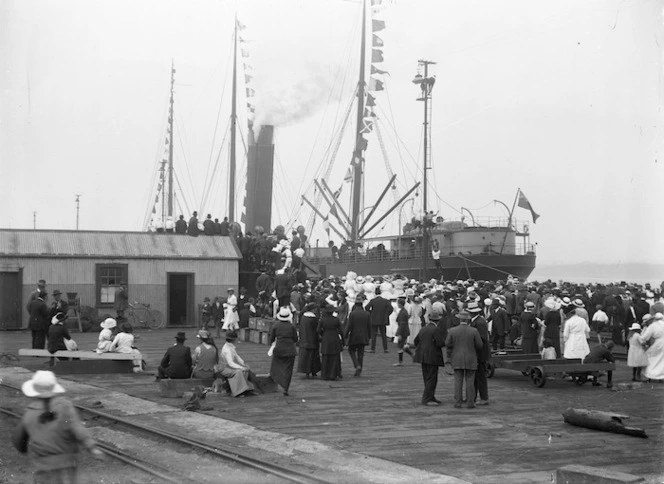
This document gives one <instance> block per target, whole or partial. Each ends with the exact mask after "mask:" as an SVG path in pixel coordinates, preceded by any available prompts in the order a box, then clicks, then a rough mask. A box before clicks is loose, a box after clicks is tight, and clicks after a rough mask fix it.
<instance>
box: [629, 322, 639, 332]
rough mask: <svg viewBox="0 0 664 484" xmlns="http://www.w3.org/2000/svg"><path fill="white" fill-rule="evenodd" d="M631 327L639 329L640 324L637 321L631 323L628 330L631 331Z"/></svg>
mask: <svg viewBox="0 0 664 484" xmlns="http://www.w3.org/2000/svg"><path fill="white" fill-rule="evenodd" d="M633 329H641V325H640V324H639V323H632V325H631V326H630V327H629V330H630V331H632V330H633Z"/></svg>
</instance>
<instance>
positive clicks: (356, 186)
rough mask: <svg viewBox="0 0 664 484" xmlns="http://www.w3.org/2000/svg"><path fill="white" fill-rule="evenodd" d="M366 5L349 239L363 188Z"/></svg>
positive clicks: (354, 233) (355, 225)
mask: <svg viewBox="0 0 664 484" xmlns="http://www.w3.org/2000/svg"><path fill="white" fill-rule="evenodd" d="M366 25H367V6H366V0H362V42H361V47H360V81H359V83H358V86H357V130H356V131H355V150H354V151H353V163H352V165H353V194H352V202H351V227H350V239H351V240H353V241H355V240H357V239H358V237H359V227H360V214H361V213H362V203H363V200H362V190H363V189H364V154H363V151H364V147H365V146H364V145H365V141H364V138H363V137H362V128H363V126H364V124H363V119H364V91H365V87H366V86H365V82H364V78H365V77H364V76H365V71H366V68H365V55H366V52H365V51H366V38H367V33H366Z"/></svg>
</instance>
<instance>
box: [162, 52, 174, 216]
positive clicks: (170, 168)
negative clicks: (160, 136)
mask: <svg viewBox="0 0 664 484" xmlns="http://www.w3.org/2000/svg"><path fill="white" fill-rule="evenodd" d="M174 86H175V65H174V64H173V60H171V101H170V106H169V109H168V136H169V140H168V141H169V142H168V145H169V146H168V213H167V215H168V216H169V217H171V220H172V219H173V218H172V217H173V105H174V104H175V99H174ZM163 222H164V224H165V223H166V221H165V220H164V221H163Z"/></svg>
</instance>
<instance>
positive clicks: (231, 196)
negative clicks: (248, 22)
mask: <svg viewBox="0 0 664 484" xmlns="http://www.w3.org/2000/svg"><path fill="white" fill-rule="evenodd" d="M231 104H232V106H231V149H230V163H229V174H228V221H229V222H233V221H235V133H236V131H237V13H236V14H235V26H234V35H233V94H232V101H231Z"/></svg>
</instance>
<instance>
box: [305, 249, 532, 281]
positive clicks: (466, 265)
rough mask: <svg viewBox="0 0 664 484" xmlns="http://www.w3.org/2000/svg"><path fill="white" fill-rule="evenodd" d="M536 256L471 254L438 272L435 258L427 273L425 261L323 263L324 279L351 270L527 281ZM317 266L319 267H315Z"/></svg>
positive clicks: (450, 259)
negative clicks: (513, 277)
mask: <svg viewBox="0 0 664 484" xmlns="http://www.w3.org/2000/svg"><path fill="white" fill-rule="evenodd" d="M535 262H536V255H535V254H526V255H505V254H503V255H499V254H493V255H489V254H487V255H484V254H478V255H467V256H463V257H461V256H446V257H441V258H440V265H441V270H440V271H439V270H437V269H436V266H435V263H434V261H433V259H429V260H428V261H427V271H426V274H424V271H423V270H422V267H423V264H422V259H410V258H403V259H387V260H372V261H365V260H359V259H358V260H349V261H335V262H325V263H319V264H318V265H317V267H318V271H319V272H320V275H321V277H328V276H345V275H346V273H347V272H348V271H353V272H355V273H357V274H359V275H369V274H370V275H374V276H381V275H387V274H389V275H394V274H401V275H402V276H404V277H407V278H408V279H418V280H422V281H425V280H429V279H432V278H436V279H441V278H442V279H443V280H458V279H475V280H484V281H498V280H505V279H506V278H507V276H509V275H511V276H515V277H518V278H519V279H526V278H528V276H529V275H530V274H531V272H532V271H533V270H534V269H535ZM312 265H313V266H315V267H316V264H312Z"/></svg>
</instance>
